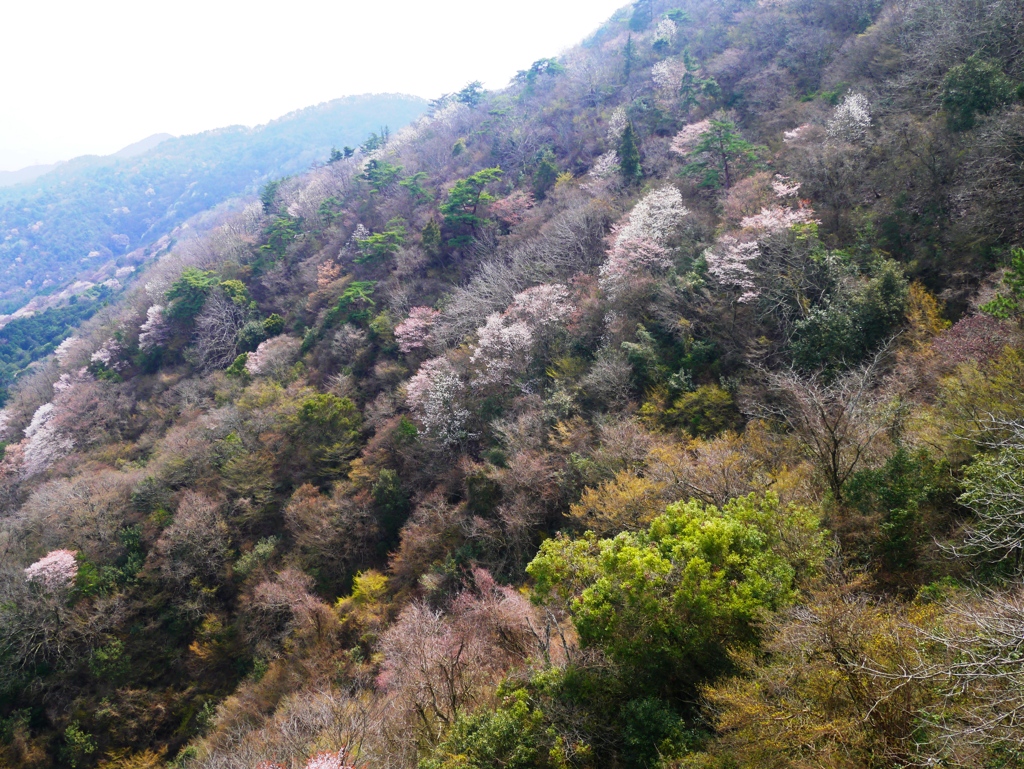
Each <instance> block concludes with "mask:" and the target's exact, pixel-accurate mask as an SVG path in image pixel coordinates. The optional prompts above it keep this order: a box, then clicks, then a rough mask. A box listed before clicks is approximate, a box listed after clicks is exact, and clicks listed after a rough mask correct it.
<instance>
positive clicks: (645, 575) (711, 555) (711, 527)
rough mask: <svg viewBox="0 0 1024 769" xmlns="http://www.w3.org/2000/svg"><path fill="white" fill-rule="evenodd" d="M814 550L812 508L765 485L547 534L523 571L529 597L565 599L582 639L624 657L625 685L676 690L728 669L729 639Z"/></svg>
mask: <svg viewBox="0 0 1024 769" xmlns="http://www.w3.org/2000/svg"><path fill="white" fill-rule="evenodd" d="M822 556H823V549H822V536H821V534H820V532H818V530H817V521H816V519H815V517H814V516H813V515H812V514H811V512H810V511H809V510H806V509H803V508H798V507H787V508H783V507H782V506H781V505H780V504H779V500H778V498H777V497H775V496H774V495H772V494H768V495H767V496H765V497H763V498H758V497H756V496H754V495H750V496H748V497H742V498H739V499H734V500H732V501H731V502H728V503H727V504H726V505H724V506H723V507H722V508H721V509H719V508H716V507H713V506H711V505H708V506H705V505H702V504H701V503H699V502H686V503H682V502H680V503H677V504H674V505H669V506H668V508H667V509H666V511H665V513H664V514H663V515H661V516H659V517H658V518H655V519H654V520H653V521H652V522H651V524H650V527H649V528H648V529H645V530H641V531H636V532H623V533H621V534H619V535H618V536H616V537H615V538H614V539H598V538H597V537H596V536H594V535H593V534H588V535H586V536H585V537H583V538H582V539H578V540H571V539H568V538H566V537H565V536H559V537H557V538H555V539H549V540H547V541H546V542H544V543H543V544H542V545H541V549H540V553H539V554H538V555H537V557H536V558H535V559H534V560H533V562H532V563H531V564H530V565H529V567H528V568H527V572H528V573H529V575H530V576H531V577H532V578H533V580H534V585H535V594H536V596H537V600H539V601H541V602H544V603H549V602H554V603H562V604H563V605H564V606H566V607H567V608H568V610H569V614H570V616H571V617H572V621H573V625H574V626H575V627H576V630H577V632H578V633H579V638H580V644H581V645H582V646H583V647H584V648H586V647H595V648H598V649H600V650H602V651H603V652H604V653H605V654H607V655H608V657H609V658H610V659H611V660H612V661H614V662H615V663H616V664H617V665H619V666H621V670H622V675H623V676H624V678H625V680H628V681H630V685H631V687H633V691H635V692H645V691H646V692H656V693H661V694H663V695H665V696H668V697H679V696H686V695H687V694H692V692H693V687H695V686H696V685H697V684H699V683H700V682H702V681H706V680H708V679H711V678H713V677H714V676H716V675H718V674H720V673H722V672H723V671H725V670H727V669H728V667H729V661H728V655H727V653H726V651H725V650H726V649H727V648H732V649H740V648H744V647H747V648H749V647H750V646H751V645H753V644H754V643H755V642H756V641H757V639H758V636H759V625H760V622H761V620H762V619H763V617H764V616H765V613H766V612H769V611H774V610H777V609H779V608H781V607H782V606H785V605H787V604H788V603H790V602H792V601H793V600H794V599H795V598H796V580H797V577H798V574H806V573H808V572H809V571H811V570H813V569H814V568H816V564H818V563H819V562H820V560H821V558H822Z"/></svg>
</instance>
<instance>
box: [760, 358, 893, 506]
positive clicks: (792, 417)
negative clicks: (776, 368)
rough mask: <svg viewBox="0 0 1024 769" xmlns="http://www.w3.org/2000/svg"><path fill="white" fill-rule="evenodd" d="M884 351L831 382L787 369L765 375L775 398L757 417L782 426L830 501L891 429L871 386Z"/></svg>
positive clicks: (875, 383)
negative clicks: (812, 468)
mask: <svg viewBox="0 0 1024 769" xmlns="http://www.w3.org/2000/svg"><path fill="white" fill-rule="evenodd" d="M887 352H888V346H886V347H884V348H883V349H882V350H881V351H880V352H879V353H878V354H876V355H875V357H874V358H873V359H872V360H871V361H869V362H868V363H867V364H865V365H863V366H861V367H859V368H856V369H854V370H852V371H850V372H848V373H846V374H844V375H842V376H839V377H837V378H835V379H833V380H831V381H826V380H824V379H822V378H821V377H820V376H803V375H801V374H799V373H797V372H796V371H793V370H790V371H785V372H781V373H770V374H768V384H769V386H770V387H771V389H772V390H773V391H774V394H775V396H776V398H775V399H774V401H773V402H770V403H768V404H766V405H761V406H758V407H757V409H756V411H757V412H758V414H756V415H757V416H761V417H764V418H767V419H775V420H778V421H780V422H782V423H783V424H784V425H786V426H787V427H788V428H789V429H790V430H791V431H792V432H793V433H795V434H796V435H797V437H798V438H799V439H800V440H801V442H802V443H803V445H804V447H805V449H806V451H807V452H808V454H809V455H810V457H811V460H812V461H813V462H814V464H815V467H816V469H817V470H818V472H819V473H820V474H821V476H822V478H823V479H824V481H825V483H826V485H827V486H828V489H829V491H831V493H832V496H833V498H834V499H835V500H837V501H839V500H841V499H842V496H843V486H844V485H845V484H846V481H848V480H849V479H850V477H851V476H852V475H853V474H854V473H855V472H856V471H857V470H858V469H859V468H860V467H861V466H862V465H863V464H864V463H865V462H866V461H867V460H868V459H869V458H870V457H871V455H872V449H873V448H875V447H876V446H877V445H878V444H879V443H880V442H881V441H882V440H883V438H884V436H885V434H886V432H887V431H888V430H889V429H890V428H891V417H890V418H886V415H885V414H883V410H882V408H881V398H880V396H879V394H878V392H877V386H878V384H879V382H880V378H881V367H882V363H883V361H884V359H885V357H886V353H887Z"/></svg>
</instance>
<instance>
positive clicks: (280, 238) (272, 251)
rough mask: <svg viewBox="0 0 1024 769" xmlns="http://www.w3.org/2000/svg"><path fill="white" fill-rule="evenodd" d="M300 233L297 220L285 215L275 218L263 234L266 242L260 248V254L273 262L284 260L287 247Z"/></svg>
mask: <svg viewBox="0 0 1024 769" xmlns="http://www.w3.org/2000/svg"><path fill="white" fill-rule="evenodd" d="M300 231H301V226H300V222H299V220H298V219H295V218H293V217H291V216H288V215H287V214H283V215H281V216H275V217H274V218H273V219H271V220H270V224H269V225H267V229H266V230H265V231H264V233H263V238H264V240H266V242H265V243H264V244H263V245H262V246H260V248H259V250H260V254H263V255H266V256H268V257H270V258H271V259H272V260H273V261H276V260H278V259H284V256H285V253H286V252H287V250H288V246H290V245H291V244H292V243H293V242H294V241H295V239H296V238H297V237H298V236H299V232H300Z"/></svg>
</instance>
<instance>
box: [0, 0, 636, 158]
mask: <svg viewBox="0 0 1024 769" xmlns="http://www.w3.org/2000/svg"><path fill="white" fill-rule="evenodd" d="M626 3H627V0H506V2H502V3H498V2H493V0H490V1H489V0H389V2H386V3H385V2H379V1H378V2H372V1H371V0H361V1H360V2H356V1H355V0H335V1H334V2H330V1H329V0H288V2H275V3H270V2H265V0H174V1H173V2H166V3H164V2H155V1H154V0H89V2H83V1H82V0H6V1H5V2H3V3H0V73H2V80H0V82H2V83H3V87H2V89H0V170H6V171H10V170H16V169H18V168H22V167H24V166H27V165H32V164H36V163H53V162H56V161H58V160H66V159H69V158H72V157H76V156H78V155H85V154H94V155H106V154H110V153H113V152H116V151H117V150H119V149H120V148H122V147H124V146H126V145H128V144H131V143H133V142H136V141H138V140H140V139H143V138H145V137H147V136H150V135H152V134H154V133H171V134H175V135H182V134H190V133H197V132H199V131H204V130H207V129H211V128H219V127H222V126H227V125H238V124H242V125H250V126H252V125H258V124H261V123H266V122H267V121H269V120H272V119H274V118H276V117H279V116H281V115H284V114H287V113H288V112H291V111H292V110H295V109H300V108H302V107H307V106H310V105H313V104H318V103H320V102H323V101H327V100H329V99H335V98H338V97H340V96H348V95H353V94H362V93H382V92H391V93H408V94H415V95H418V96H423V97H426V98H433V97H436V96H439V95H440V94H442V93H447V92H450V91H455V90H458V89H460V88H462V87H463V86H464V85H465V84H466V83H468V82H471V81H473V80H480V81H482V82H483V83H484V85H485V86H486V87H488V88H500V87H502V86H504V85H506V84H507V83H508V81H509V79H510V78H511V77H512V76H513V75H514V74H515V73H516V72H517V71H518V70H520V69H525V68H527V67H528V66H529V65H530V64H531V63H532V62H534V61H536V60H537V59H540V58H543V57H547V56H555V55H557V54H558V53H559V52H561V51H563V50H564V49H566V48H569V47H571V46H572V45H574V44H576V43H577V42H579V41H580V40H582V39H583V38H584V37H586V36H587V35H588V34H589V33H590V32H593V31H594V30H595V29H596V28H597V27H598V26H599V25H600V24H601V23H602V22H603V21H604V20H605V19H607V18H608V17H609V16H611V15H612V13H613V12H614V11H615V10H616V9H617V8H619V7H620V6H622V5H625V4H626Z"/></svg>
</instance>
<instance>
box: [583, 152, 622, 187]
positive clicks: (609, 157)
mask: <svg viewBox="0 0 1024 769" xmlns="http://www.w3.org/2000/svg"><path fill="white" fill-rule="evenodd" d="M618 172H619V154H618V153H617V152H616V151H615V150H612V151H611V152H606V153H604V154H603V155H601V157H599V158H598V159H597V160H595V161H594V165H593V166H591V167H590V172H589V176H590V177H591V178H593V179H597V180H604V179H608V178H610V177H612V176H614V175H615V174H617V173H618Z"/></svg>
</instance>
